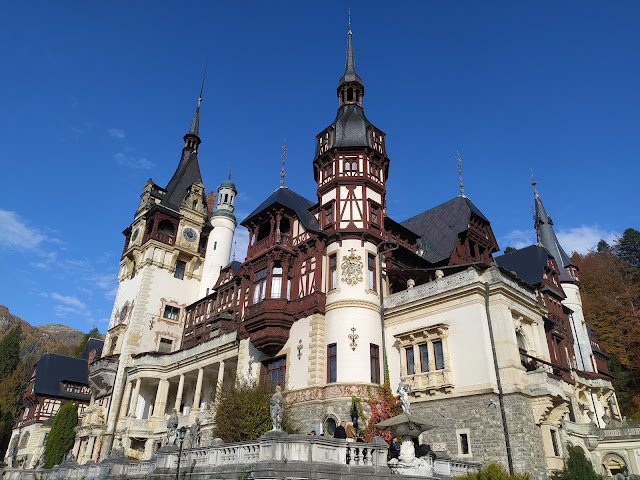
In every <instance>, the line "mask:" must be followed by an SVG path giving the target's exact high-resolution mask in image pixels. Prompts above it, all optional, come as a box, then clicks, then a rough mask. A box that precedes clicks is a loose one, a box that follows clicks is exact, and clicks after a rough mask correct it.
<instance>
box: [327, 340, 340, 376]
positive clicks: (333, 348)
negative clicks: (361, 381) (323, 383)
mask: <svg viewBox="0 0 640 480" xmlns="http://www.w3.org/2000/svg"><path fill="white" fill-rule="evenodd" d="M337 378H338V347H337V345H336V344H335V343H332V344H331V345H327V383H333V382H336V381H337Z"/></svg>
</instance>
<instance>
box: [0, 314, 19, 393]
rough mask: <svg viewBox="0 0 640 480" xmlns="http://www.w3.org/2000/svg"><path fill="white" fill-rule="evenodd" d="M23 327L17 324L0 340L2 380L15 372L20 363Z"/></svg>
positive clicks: (0, 374)
mask: <svg viewBox="0 0 640 480" xmlns="http://www.w3.org/2000/svg"><path fill="white" fill-rule="evenodd" d="M21 337H22V327H21V326H20V325H16V326H15V327H13V328H12V329H11V331H10V332H9V333H8V334H7V336H6V337H4V338H3V339H2V341H1V342H0V382H1V381H2V380H4V379H5V378H7V377H8V376H9V375H11V374H12V373H13V371H14V370H15V369H16V368H17V367H18V364H19V363H20V338H21Z"/></svg>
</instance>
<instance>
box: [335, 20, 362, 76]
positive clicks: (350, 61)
mask: <svg viewBox="0 0 640 480" xmlns="http://www.w3.org/2000/svg"><path fill="white" fill-rule="evenodd" d="M348 82H356V83H359V84H360V85H362V79H361V78H360V77H359V76H358V74H357V73H356V61H355V58H354V56H353V33H352V32H351V20H349V31H348V33H347V60H346V62H345V65H344V75H343V76H342V78H341V79H340V83H339V84H340V85H342V84H343V83H348Z"/></svg>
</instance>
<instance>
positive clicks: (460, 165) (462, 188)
mask: <svg viewBox="0 0 640 480" xmlns="http://www.w3.org/2000/svg"><path fill="white" fill-rule="evenodd" d="M456 158H457V159H458V175H459V176H460V196H461V197H464V196H465V195H464V182H463V181H462V158H460V153H459V152H458V151H457V150H456Z"/></svg>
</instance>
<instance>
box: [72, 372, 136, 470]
mask: <svg viewBox="0 0 640 480" xmlns="http://www.w3.org/2000/svg"><path fill="white" fill-rule="evenodd" d="M132 386H133V382H127V386H126V387H125V389H124V395H123V396H122V403H121V404H120V417H126V416H127V413H128V412H127V409H128V408H129V401H130V400H131V387H132ZM76 458H78V457H77V456H76Z"/></svg>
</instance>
